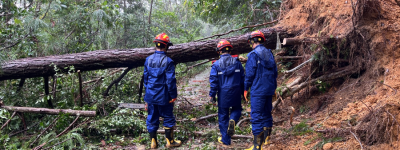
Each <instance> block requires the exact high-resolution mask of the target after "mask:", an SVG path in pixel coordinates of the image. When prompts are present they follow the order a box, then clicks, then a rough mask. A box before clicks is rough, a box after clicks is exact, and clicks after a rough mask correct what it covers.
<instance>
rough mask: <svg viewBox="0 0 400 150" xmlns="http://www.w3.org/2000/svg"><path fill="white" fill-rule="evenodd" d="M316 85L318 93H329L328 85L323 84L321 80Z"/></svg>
mask: <svg viewBox="0 0 400 150" xmlns="http://www.w3.org/2000/svg"><path fill="white" fill-rule="evenodd" d="M316 84H317V85H316V86H317V88H318V91H319V92H322V93H325V92H326V91H327V88H328V87H329V84H328V83H326V82H322V81H321V80H318V81H317V83H316Z"/></svg>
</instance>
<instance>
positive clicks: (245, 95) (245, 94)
mask: <svg viewBox="0 0 400 150" xmlns="http://www.w3.org/2000/svg"><path fill="white" fill-rule="evenodd" d="M244 99H246V101H247V102H249V100H248V99H247V91H246V90H245V91H244Z"/></svg>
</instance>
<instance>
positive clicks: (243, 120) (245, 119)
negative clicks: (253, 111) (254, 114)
mask: <svg viewBox="0 0 400 150" xmlns="http://www.w3.org/2000/svg"><path fill="white" fill-rule="evenodd" d="M250 119H251V118H244V119H242V120H240V121H239V122H238V123H237V125H236V126H238V127H240V124H242V123H243V122H245V121H247V120H250Z"/></svg>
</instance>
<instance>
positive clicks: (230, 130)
mask: <svg viewBox="0 0 400 150" xmlns="http://www.w3.org/2000/svg"><path fill="white" fill-rule="evenodd" d="M235 124H236V123H235V120H233V119H231V120H229V124H228V135H229V136H233V135H234V134H235Z"/></svg>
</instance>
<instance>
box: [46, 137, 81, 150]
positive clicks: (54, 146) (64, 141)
mask: <svg viewBox="0 0 400 150" xmlns="http://www.w3.org/2000/svg"><path fill="white" fill-rule="evenodd" d="M72 139H74V138H73V137H72V138H69V139H66V140H64V141H61V142H58V143H56V144H54V145H52V146H49V147H46V148H45V149H43V150H47V149H50V148H53V147H56V146H57V145H60V144H62V143H64V142H67V141H69V140H72Z"/></svg>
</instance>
